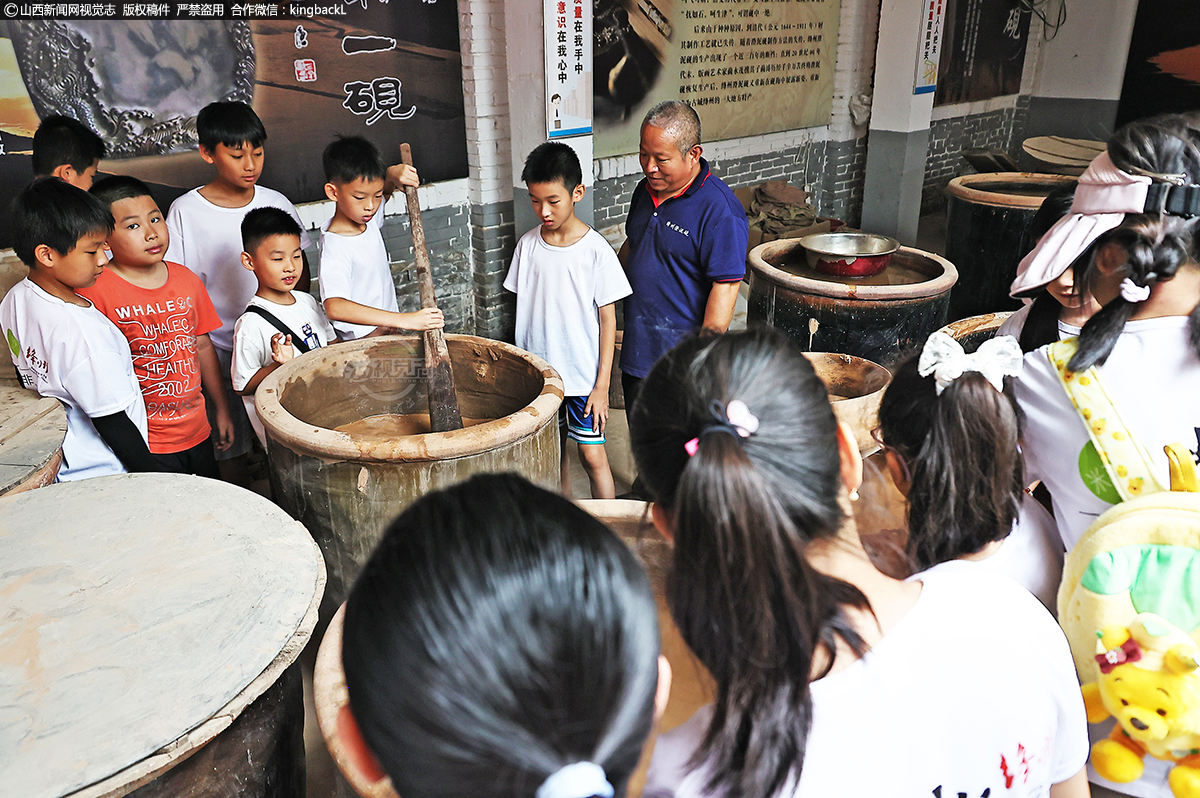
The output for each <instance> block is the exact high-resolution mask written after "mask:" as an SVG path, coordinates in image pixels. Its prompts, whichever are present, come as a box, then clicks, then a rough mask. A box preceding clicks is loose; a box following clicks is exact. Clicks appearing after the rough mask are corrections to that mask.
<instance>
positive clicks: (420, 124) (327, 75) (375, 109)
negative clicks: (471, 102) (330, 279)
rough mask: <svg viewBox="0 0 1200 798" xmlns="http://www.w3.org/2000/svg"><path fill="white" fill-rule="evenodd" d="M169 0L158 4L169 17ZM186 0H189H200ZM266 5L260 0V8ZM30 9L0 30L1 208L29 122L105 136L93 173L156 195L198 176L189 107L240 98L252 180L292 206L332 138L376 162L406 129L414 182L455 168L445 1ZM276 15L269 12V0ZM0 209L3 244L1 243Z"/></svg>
mask: <svg viewBox="0 0 1200 798" xmlns="http://www.w3.org/2000/svg"><path fill="white" fill-rule="evenodd" d="M181 5H182V4H175V3H163V4H149V5H148V6H147V7H148V8H152V9H153V8H157V7H159V6H161V7H162V8H163V9H164V10H166V12H167V13H168V14H177V13H178V11H179V9H178V8H176V6H181ZM197 7H198V6H197ZM268 9H271V10H272V11H270V12H268ZM286 9H287V6H286V4H285V5H283V6H279V7H275V6H262V7H261V10H262V12H263V13H264V14H268V13H269V14H270V16H267V17H265V18H241V19H195V20H193V19H178V18H162V19H117V20H95V19H82V20H81V19H37V20H28V21H22V20H13V21H9V22H7V23H3V26H2V27H0V153H2V154H0V206H2V207H7V205H8V204H9V203H10V202H11V200H12V197H13V196H15V194H16V193H17V192H18V191H19V190H20V189H21V187H23V186H24V185H25V184H27V183H28V181H29V180H30V179H31V177H32V166H31V163H30V152H31V146H32V135H33V132H34V130H36V128H37V124H38V121H39V120H40V119H41V118H44V117H46V116H48V115H51V114H65V115H67V116H71V117H74V118H75V119H78V120H80V121H82V122H84V123H85V124H87V125H88V126H89V127H91V128H92V129H94V130H96V132H97V133H99V134H100V135H101V136H102V137H103V138H104V139H105V142H106V144H107V146H108V151H109V157H108V158H107V159H105V160H104V161H103V162H102V163H101V172H102V173H103V172H108V173H119V174H130V175H133V176H135V177H138V178H140V179H142V180H144V181H146V182H147V183H150V184H151V185H152V186H153V187H154V190H155V195H156V197H157V199H158V200H159V202H160V203H161V204H162V205H163V206H164V207H163V209H164V210H166V206H167V205H169V203H170V202H171V201H173V200H174V198H175V197H177V196H178V195H179V194H181V193H183V192H185V191H187V190H189V189H192V188H195V187H196V186H199V185H203V184H205V183H207V182H208V181H209V180H210V179H211V177H212V171H211V167H210V166H208V165H207V164H205V163H204V162H203V161H202V160H201V159H200V157H199V155H198V154H197V152H196V131H195V118H196V114H197V113H198V112H199V111H200V109H201V108H203V107H204V106H205V105H207V104H208V103H210V102H214V101H217V100H242V101H245V102H248V103H250V104H251V105H252V106H253V107H254V109H255V111H256V112H257V113H258V115H259V117H261V118H262V121H263V124H264V126H265V127H266V130H267V142H266V148H265V149H266V161H265V166H264V168H263V173H262V177H261V178H260V183H261V184H262V185H264V186H268V187H270V188H274V189H277V190H279V191H282V192H283V193H284V194H286V195H287V196H288V197H289V198H290V199H291V200H292V201H293V202H294V203H303V202H309V201H314V200H323V199H324V198H325V195H324V191H323V186H324V183H325V177H324V173H323V170H322V167H321V152H322V150H323V149H324V148H325V145H326V144H328V143H329V142H330V141H332V140H333V138H334V136H336V135H361V136H365V137H366V138H368V139H370V140H371V141H373V142H374V143H375V144H376V146H378V147H379V149H380V151H381V152H382V153H383V154H384V158H385V160H387V161H388V162H389V163H395V162H398V161H399V160H400V154H399V148H400V143H401V142H405V141H407V142H409V143H410V144H411V145H412V149H413V159H414V162H415V163H416V166H417V169H418V171H419V172H420V174H421V178H422V180H423V181H425V182H433V181H439V180H448V179H453V178H462V177H466V175H467V152H466V123H465V116H464V113H463V94H462V61H461V56H460V51H459V40H458V13H457V7H456V5H455V4H454V3H453V2H449V0H390V1H387V0H356V2H354V3H349V4H340V5H330V6H325V7H323V8H322V9H321V10H323V11H325V12H326V13H329V14H331V16H323V17H291V18H289V17H287V16H286ZM281 12H282V13H281ZM7 216H8V215H7V214H0V246H8V245H10V238H11V236H10V233H9V231H8V230H7V229H5V221H4V220H5V219H7Z"/></svg>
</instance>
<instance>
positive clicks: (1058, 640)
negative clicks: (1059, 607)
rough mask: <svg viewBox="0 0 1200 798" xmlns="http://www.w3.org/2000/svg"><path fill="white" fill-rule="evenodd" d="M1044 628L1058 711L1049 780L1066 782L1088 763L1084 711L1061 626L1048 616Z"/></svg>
mask: <svg viewBox="0 0 1200 798" xmlns="http://www.w3.org/2000/svg"><path fill="white" fill-rule="evenodd" d="M1044 620H1045V623H1044V624H1043V625H1044V626H1045V628H1046V631H1045V636H1046V649H1047V650H1046V652H1045V653H1046V660H1045V661H1046V663H1047V665H1048V666H1049V668H1048V670H1049V677H1050V687H1051V690H1052V691H1053V693H1054V696H1055V699H1056V703H1057V710H1058V734H1057V735H1056V736H1055V739H1054V761H1053V762H1052V763H1051V770H1050V779H1051V783H1053V784H1058V783H1060V782H1063V781H1066V780H1067V779H1069V778H1071V777H1072V776H1074V775H1075V774H1076V773H1078V772H1079V771H1080V769H1081V768H1082V767H1083V766H1084V765H1085V764H1086V763H1087V758H1088V753H1089V747H1090V746H1089V742H1088V723H1087V711H1086V710H1085V709H1084V706H1083V693H1082V692H1080V688H1079V679H1078V677H1077V676H1076V675H1075V660H1074V659H1073V658H1072V656H1071V647H1070V646H1069V645H1068V644H1067V638H1066V636H1065V635H1063V631H1062V629H1061V628H1060V627H1059V625H1058V624H1057V623H1055V622H1054V621H1053V619H1051V618H1050V617H1048V616H1047V617H1046V618H1045V619H1044Z"/></svg>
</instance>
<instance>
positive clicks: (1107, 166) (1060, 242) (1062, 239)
mask: <svg viewBox="0 0 1200 798" xmlns="http://www.w3.org/2000/svg"><path fill="white" fill-rule="evenodd" d="M1152 182H1153V181H1152V180H1151V179H1150V178H1149V177H1141V176H1139V175H1131V174H1129V173H1128V172H1124V171H1121V170H1120V169H1118V168H1117V167H1116V166H1114V165H1113V162H1112V160H1111V159H1110V158H1109V157H1108V153H1107V152H1102V153H1100V154H1099V155H1097V156H1096V157H1095V159H1093V160H1092V162H1091V164H1089V165H1088V168H1087V171H1085V172H1084V173H1083V174H1082V175H1081V176H1080V177H1079V187H1078V188H1077V189H1075V200H1074V201H1073V202H1072V203H1071V212H1070V213H1068V214H1067V215H1066V216H1064V217H1063V218H1061V219H1059V220H1058V222H1056V223H1055V225H1054V226H1053V227H1051V228H1050V229H1049V230H1047V231H1046V234H1045V235H1044V236H1042V238H1041V240H1039V241H1038V242H1037V246H1035V247H1034V248H1033V251H1032V252H1030V253H1029V254H1028V255H1026V256H1025V257H1024V258H1022V259H1021V263H1020V264H1019V265H1018V266H1017V279H1015V280H1013V284H1012V289H1011V291H1010V295H1011V296H1014V297H1022V296H1027V295H1029V294H1032V293H1034V292H1036V291H1038V290H1039V289H1041V288H1043V287H1045V286H1046V285H1047V284H1049V283H1051V282H1053V281H1054V280H1055V279H1057V278H1058V277H1059V275H1061V274H1062V273H1063V272H1065V271H1066V270H1067V268H1068V267H1069V266H1070V265H1071V264H1072V263H1074V262H1075V259H1076V258H1078V257H1079V256H1080V255H1082V254H1083V252H1084V250H1086V249H1087V248H1088V247H1089V246H1091V244H1092V242H1093V241H1095V240H1096V239H1097V238H1099V237H1100V236H1101V234H1103V233H1106V232H1108V231H1109V230H1112V229H1113V228H1114V227H1116V226H1117V225H1119V224H1120V223H1121V221H1122V220H1123V219H1124V218H1125V214H1127V213H1143V212H1145V208H1146V198H1147V195H1148V194H1149V193H1150V185H1151V183H1152Z"/></svg>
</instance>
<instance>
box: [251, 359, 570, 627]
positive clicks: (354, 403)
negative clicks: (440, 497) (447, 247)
mask: <svg viewBox="0 0 1200 798" xmlns="http://www.w3.org/2000/svg"><path fill="white" fill-rule="evenodd" d="M446 342H447V344H448V346H449V349H450V359H451V362H452V363H453V366H454V381H455V387H456V389H457V391H458V401H459V406H460V408H461V410H462V414H463V416H464V417H468V418H476V419H479V418H492V419H495V420H494V421H488V422H486V423H483V424H480V425H478V426H474V427H468V428H466V429H462V430H457V431H454V432H439V433H429V434H425V435H405V436H400V437H391V438H387V437H377V436H369V435H357V434H353V435H352V434H347V433H344V432H337V431H335V430H334V428H335V427H338V426H340V425H342V424H346V423H349V422H352V421H357V420H359V419H362V418H365V417H368V416H373V415H378V414H383V413H398V414H399V413H427V412H428V409H429V408H428V402H427V397H426V391H425V383H424V382H423V380H422V373H423V371H424V356H423V349H422V347H421V343H420V339H418V338H417V337H415V336H404V337H401V336H388V337H384V338H367V339H363V340H359V341H354V342H350V343H345V344H338V345H336V346H330V347H324V348H322V349H318V350H316V351H314V352H310V353H309V354H307V355H305V356H303V357H300V358H297V359H295V360H293V361H291V362H289V363H286V364H285V365H283V366H281V367H280V368H278V369H276V370H275V371H274V372H273V373H272V374H271V375H270V376H269V377H267V379H265V380H263V383H262V385H260V386H259V388H258V393H257V394H256V407H257V408H258V414H259V417H260V418H261V419H262V422H263V426H264V428H265V429H266V432H267V453H268V456H269V458H270V462H271V488H272V490H273V491H274V494H275V500H276V501H277V502H279V504H280V505H281V506H282V507H283V508H284V509H285V510H287V512H288V513H290V514H291V515H292V517H293V518H295V519H297V520H298V521H300V522H301V523H303V524H304V525H305V526H306V527H307V528H308V530H309V531H310V532H311V533H312V534H313V537H314V538H315V539H316V541H317V543H318V544H319V545H320V547H321V551H322V553H323V554H324V555H325V563H326V566H327V568H328V570H329V584H328V588H327V589H326V593H325V595H326V601H325V604H324V605H323V606H324V608H325V609H326V610H329V614H331V613H332V610H333V609H335V608H337V606H338V605H340V604H341V603H342V602H343V601H345V599H346V595H347V593H348V592H349V589H350V585H351V584H353V582H354V578H355V576H357V574H358V570H359V569H360V568H361V567H362V565H363V564H364V563H365V562H366V561H367V559H368V557H370V554H371V551H372V550H373V549H374V547H375V544H376V542H378V540H379V538H380V537H381V536H382V533H383V530H384V528H385V527H386V526H387V524H389V523H391V521H392V519H394V518H395V517H396V516H397V515H398V514H399V513H400V512H401V511H402V510H403V509H404V508H405V507H407V506H408V505H409V504H411V503H412V502H413V501H415V500H416V499H418V498H419V497H421V496H422V495H424V494H426V493H428V492H429V491H431V490H437V489H439V488H444V487H447V486H449V485H452V484H455V483H457V482H462V481H463V480H465V479H467V478H468V477H470V476H471V475H472V474H477V473H481V472H495V471H515V472H516V473H518V474H521V475H522V476H524V477H526V478H527V479H529V480H531V481H533V482H535V483H537V484H539V485H541V486H543V487H545V488H548V489H556V488H557V487H558V474H559V441H558V424H557V417H558V407H559V405H560V404H561V403H562V393H563V387H562V380H561V379H560V378H559V376H558V373H557V372H555V371H554V370H553V369H552V368H551V367H550V365H549V364H548V363H547V362H546V361H544V360H542V359H541V358H539V357H536V356H534V355H531V354H530V353H528V352H525V351H523V350H521V349H517V348H516V347H515V346H511V345H509V344H505V343H501V342H499V341H492V340H488V339H486V338H476V337H474V336H469V335H448V336H446ZM329 614H327V613H323V617H329Z"/></svg>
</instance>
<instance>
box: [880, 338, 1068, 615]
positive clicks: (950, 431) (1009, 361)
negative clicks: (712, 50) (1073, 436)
mask: <svg viewBox="0 0 1200 798" xmlns="http://www.w3.org/2000/svg"><path fill="white" fill-rule="evenodd" d="M1020 370H1021V347H1020V345H1019V344H1018V343H1017V341H1016V339H1015V338H1011V337H1009V336H999V337H997V338H994V339H992V340H991V341H988V342H985V343H984V345H983V346H982V347H980V348H979V350H977V351H976V352H974V353H972V354H970V355H967V354H964V353H963V350H962V347H961V346H959V344H958V342H957V341H955V340H954V339H953V338H951V337H950V336H948V335H946V334H945V333H934V334H933V335H931V336H930V337H929V340H927V341H926V342H925V346H924V349H923V350H922V352H921V354H920V356H919V357H918V356H915V355H914V356H913V357H910V358H908V359H906V360H904V361H903V362H901V363H900V364H899V366H897V367H896V368H895V369H893V375H892V382H891V384H890V385H888V387H887V391H886V392H885V393H884V394H883V400H882V401H881V402H880V404H879V429H878V430H876V431H875V437H876V440H877V442H878V443H879V444H880V445H881V446H882V447H883V449H884V453H885V456H886V460H887V467H888V471H889V473H890V474H891V477H892V482H893V483H895V485H896V488H897V489H898V490H899V491H900V492H901V493H902V494H904V496H905V498H907V499H908V554H909V557H910V558H911V560H912V561H913V563H914V564H915V566H916V568H917V569H918V570H925V569H928V568H934V567H938V566H940V565H941V564H943V563H948V562H951V561H956V560H969V561H977V562H979V563H980V564H981V565H982V566H983V567H986V568H988V569H990V570H993V571H997V572H998V573H1002V574H1004V575H1006V576H1009V577H1011V578H1012V579H1014V580H1015V581H1016V582H1018V583H1019V584H1022V585H1024V586H1025V587H1026V588H1028V589H1029V591H1030V592H1031V593H1033V594H1034V595H1035V596H1037V597H1038V599H1040V600H1041V602H1042V603H1043V604H1045V605H1046V607H1047V608H1049V609H1051V611H1054V608H1055V601H1056V598H1055V597H1056V595H1057V592H1058V581H1059V577H1060V575H1061V574H1062V565H1063V553H1062V543H1061V541H1059V540H1058V536H1057V535H1054V534H1052V533H1053V530H1052V529H1051V530H1048V531H1047V530H1044V529H1042V528H1039V527H1035V526H1031V525H1023V526H1014V523H1015V521H1016V519H1017V515H1018V513H1017V511H1018V507H1019V506H1020V502H1021V499H1022V497H1023V496H1024V490H1023V488H1024V485H1025V482H1024V473H1025V472H1024V467H1023V465H1022V462H1021V450H1020V448H1019V446H1018V443H1019V440H1020V425H1019V423H1018V415H1017V407H1016V402H1015V401H1014V400H1013V398H1012V397H1011V396H1010V395H1009V394H1008V393H1007V392H1006V391H1005V390H1004V387H1005V383H1004V380H1005V378H1006V377H1012V376H1015V375H1016V374H1018V373H1020ZM984 372H986V375H987V376H985V373H984ZM993 380H994V382H993ZM1039 533H1040V534H1039Z"/></svg>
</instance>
